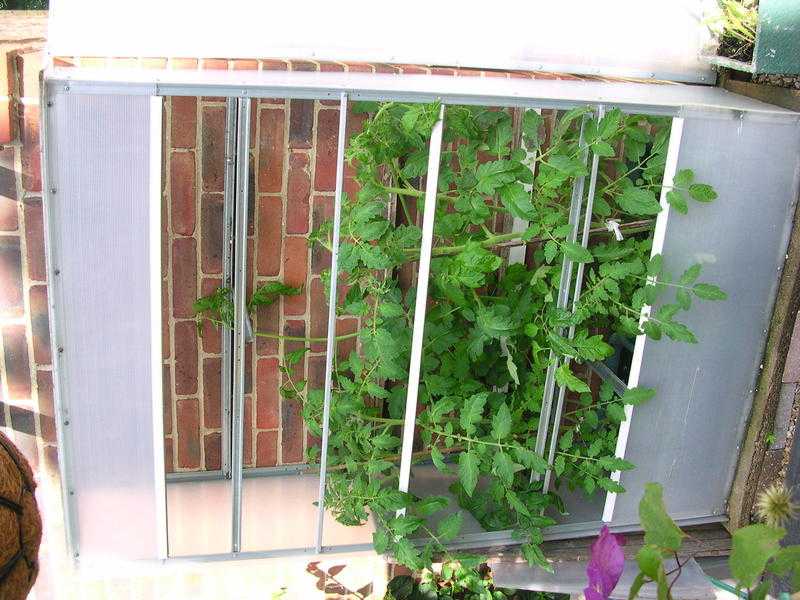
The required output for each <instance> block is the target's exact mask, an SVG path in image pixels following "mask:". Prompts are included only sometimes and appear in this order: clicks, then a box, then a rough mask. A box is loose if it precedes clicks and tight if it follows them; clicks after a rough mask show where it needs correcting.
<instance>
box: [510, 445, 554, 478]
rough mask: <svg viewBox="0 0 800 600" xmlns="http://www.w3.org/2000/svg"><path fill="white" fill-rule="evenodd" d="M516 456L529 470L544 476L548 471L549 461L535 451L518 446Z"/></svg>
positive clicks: (515, 449) (515, 450) (515, 451)
mask: <svg viewBox="0 0 800 600" xmlns="http://www.w3.org/2000/svg"><path fill="white" fill-rule="evenodd" d="M514 455H515V456H516V457H517V460H518V461H519V462H521V463H522V464H523V465H525V466H526V467H527V468H528V469H533V470H534V471H536V472H537V473H542V474H543V473H544V472H545V471H547V468H548V464H547V461H546V460H545V459H543V458H542V457H541V456H539V455H538V454H537V453H536V452H534V451H533V450H529V449H528V448H523V447H522V446H517V447H515V448H514Z"/></svg>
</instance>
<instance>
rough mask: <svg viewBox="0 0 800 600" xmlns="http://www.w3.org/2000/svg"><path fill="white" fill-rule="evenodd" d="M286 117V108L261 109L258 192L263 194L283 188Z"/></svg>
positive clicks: (276, 191)
mask: <svg viewBox="0 0 800 600" xmlns="http://www.w3.org/2000/svg"><path fill="white" fill-rule="evenodd" d="M284 117H285V113H284V110H283V109H279V108H262V109H261V110H260V111H259V119H260V120H261V131H260V133H259V138H258V145H259V151H258V192H259V193H262V194H263V193H265V192H270V193H279V192H280V191H281V190H282V189H283V160H284V159H283V155H284V149H285V148H284V146H285V141H284Z"/></svg>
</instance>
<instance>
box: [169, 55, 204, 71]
mask: <svg viewBox="0 0 800 600" xmlns="http://www.w3.org/2000/svg"><path fill="white" fill-rule="evenodd" d="M169 67H170V68H171V69H176V70H186V69H197V59H196V58H170V59H169Z"/></svg>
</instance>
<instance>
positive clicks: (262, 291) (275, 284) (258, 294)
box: [247, 281, 303, 310]
mask: <svg viewBox="0 0 800 600" xmlns="http://www.w3.org/2000/svg"><path fill="white" fill-rule="evenodd" d="M302 289H303V288H302V286H300V287H292V286H290V285H285V284H283V283H281V282H280V281H271V282H269V283H268V284H266V285H262V286H261V287H259V288H258V289H256V290H255V291H254V292H253V295H252V297H251V298H250V301H249V302H248V303H247V304H248V307H249V308H250V310H252V308H253V307H255V306H269V305H270V304H272V303H273V302H275V301H276V300H277V299H278V298H280V297H281V296H296V295H297V294H299V293H300V292H301V291H302Z"/></svg>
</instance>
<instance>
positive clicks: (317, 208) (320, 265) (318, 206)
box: [311, 196, 333, 275]
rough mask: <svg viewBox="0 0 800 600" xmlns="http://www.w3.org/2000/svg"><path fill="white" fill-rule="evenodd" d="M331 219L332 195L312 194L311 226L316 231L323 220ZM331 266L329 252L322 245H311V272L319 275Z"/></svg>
mask: <svg viewBox="0 0 800 600" xmlns="http://www.w3.org/2000/svg"><path fill="white" fill-rule="evenodd" d="M329 220H333V197H332V196H314V199H313V201H312V209H311V228H312V230H313V231H316V230H317V229H319V228H320V226H321V225H322V224H323V223H324V222H325V221H329ZM330 267H331V253H330V252H328V250H327V249H326V248H325V247H324V246H323V245H322V244H314V245H313V246H311V272H312V273H313V274H314V275H319V274H320V273H322V271H324V270H325V269H330Z"/></svg>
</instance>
